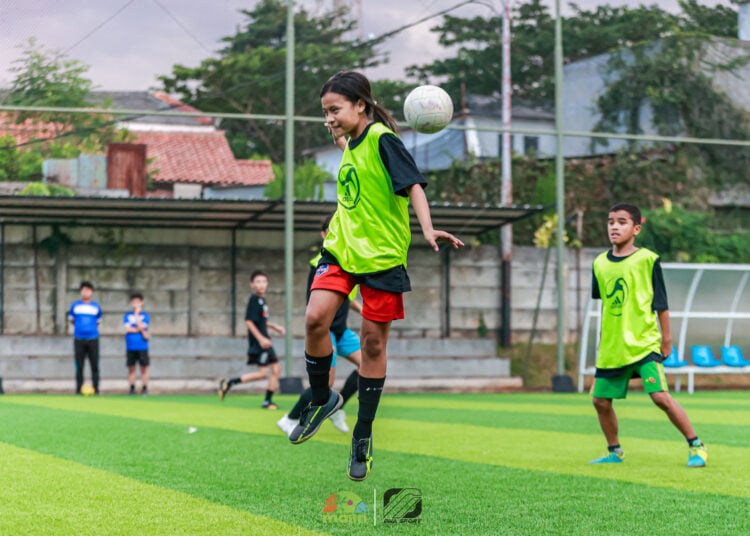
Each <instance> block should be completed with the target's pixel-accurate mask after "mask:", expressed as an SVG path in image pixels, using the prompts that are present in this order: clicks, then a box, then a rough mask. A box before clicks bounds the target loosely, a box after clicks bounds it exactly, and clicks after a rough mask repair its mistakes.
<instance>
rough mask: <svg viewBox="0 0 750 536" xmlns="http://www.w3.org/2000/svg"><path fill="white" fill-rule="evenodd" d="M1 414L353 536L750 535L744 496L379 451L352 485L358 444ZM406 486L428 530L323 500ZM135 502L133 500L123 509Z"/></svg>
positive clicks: (50, 447) (38, 444)
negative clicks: (368, 471) (370, 468)
mask: <svg viewBox="0 0 750 536" xmlns="http://www.w3.org/2000/svg"><path fill="white" fill-rule="evenodd" d="M185 409H186V411H189V410H190V408H189V407H186V408H185ZM0 415H2V418H3V422H4V423H5V425H6V426H4V427H3V428H2V429H1V430H0V437H2V438H3V440H4V441H8V442H13V443H14V444H17V445H19V446H26V447H28V448H34V449H40V450H43V451H44V452H46V453H48V454H54V455H55V456H58V457H61V458H65V459H69V460H73V461H77V462H79V463H82V464H85V465H87V466H94V467H98V468H100V469H105V470H107V471H112V472H116V473H118V474H122V475H124V476H127V477H129V478H134V479H137V480H140V481H143V482H148V483H150V484H154V485H157V486H162V487H168V488H171V489H176V490H179V491H183V492H187V493H190V494H191V495H195V496H198V497H202V498H205V499H208V500H209V501H212V502H216V503H221V504H227V505H229V506H233V507H235V508H238V509H243V510H244V509H245V508H246V507H247V508H248V509H251V511H252V512H253V513H254V514H259V515H265V516H268V517H273V518H278V519H281V520H284V521H287V522H291V523H293V524H296V525H303V526H305V527H308V528H311V529H321V530H325V531H328V532H331V533H335V534H342V535H347V536H351V535H353V534H383V533H385V532H387V533H391V532H392V533H399V534H401V533H407V532H408V533H412V532H413V533H415V534H471V535H472V536H474V535H484V534H486V535H493V536H494V535H496V534H515V535H519V536H520V535H530V536H531V535H533V536H536V535H539V534H545V535H556V534H560V535H569V534H571V532H572V533H575V534H576V535H579V534H580V535H599V534H603V533H608V531H609V528H610V527H611V528H612V530H611V531H609V532H611V533H615V532H616V533H617V534H644V533H649V534H651V535H653V536H662V535H663V536H672V535H674V534H747V533H750V532H749V530H750V526H749V523H748V519H747V516H745V515H744V514H745V513H746V507H747V500H746V499H743V498H737V497H726V496H724V497H722V496H716V495H712V494H708V493H690V492H685V491H681V490H670V489H664V488H658V487H650V486H646V485H637V484H630V483H627V482H619V481H616V480H610V479H603V478H586V477H580V476H570V475H558V474H554V473H547V472H539V471H530V470H521V469H512V468H507V467H501V466H491V465H484V464H479V463H469V462H461V461H456V460H449V459H438V458H434V457H432V456H422V455H417V454H408V453H398V452H389V451H384V450H378V451H377V454H376V456H377V461H376V470H375V471H374V473H373V474H372V475H371V476H370V478H368V479H367V480H366V481H365V482H360V483H353V482H350V481H348V480H347V479H346V478H345V477H344V476H343V470H344V467H345V464H346V455H347V452H348V449H347V448H346V447H344V446H332V445H328V444H325V443H324V442H320V441H315V440H313V441H310V442H308V443H306V444H305V446H304V447H303V448H300V447H295V446H292V445H290V444H288V442H285V441H284V440H283V438H282V437H281V436H269V435H262V434H246V433H240V432H234V431H229V430H220V429H216V428H202V429H200V430H199V431H198V432H197V433H194V434H187V433H186V430H185V428H183V427H182V426H179V425H173V424H169V423H158V422H148V421H142V420H138V419H127V418H113V417H110V416H107V415H94V414H88V413H83V412H76V411H62V410H52V409H47V408H43V407H33V406H21V405H18V406H16V405H10V404H8V405H5V406H0ZM403 486H409V487H416V488H419V489H420V490H421V491H422V493H423V497H424V511H423V515H422V519H421V521H422V523H421V525H420V526H419V527H412V526H409V527H400V529H401V530H398V529H397V528H396V527H390V528H389V527H383V525H382V522H381V523H380V524H379V525H378V526H377V527H372V526H369V527H364V526H362V527H361V526H356V527H355V526H351V525H349V526H347V525H338V524H334V523H331V522H327V521H326V520H324V519H322V516H321V509H322V505H323V501H324V500H325V498H326V497H328V495H329V494H330V493H331V492H333V491H348V492H355V493H357V494H358V495H359V496H360V497H362V498H364V497H365V496H370V497H371V496H372V493H373V490H375V489H377V491H378V494H379V497H382V495H383V492H384V491H385V490H386V489H388V488H390V487H403ZM71 498H72V500H75V499H76V497H75V495H71ZM613 502H616V505H617V506H616V507H613ZM136 503H137V504H140V500H139V498H138V497H137V495H134V496H133V498H132V500H131V501H130V503H127V504H123V505H122V506H121V507H122V508H126V509H129V508H131V505H132V504H136ZM379 511H380V510H379ZM173 515H175V516H179V515H184V513H182V512H175V513H174V514H173ZM389 529H390V530H389ZM615 529H616V530H615ZM19 532H20V531H19V530H16V531H15V533H19Z"/></svg>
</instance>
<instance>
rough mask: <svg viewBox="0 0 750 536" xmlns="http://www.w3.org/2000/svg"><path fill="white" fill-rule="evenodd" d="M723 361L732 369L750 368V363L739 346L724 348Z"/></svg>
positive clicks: (722, 351)
mask: <svg viewBox="0 0 750 536" xmlns="http://www.w3.org/2000/svg"><path fill="white" fill-rule="evenodd" d="M721 361H722V362H723V363H724V364H725V365H728V366H730V367H747V366H750V361H747V360H746V359H745V356H743V355H742V349H741V348H740V347H739V346H722V347H721Z"/></svg>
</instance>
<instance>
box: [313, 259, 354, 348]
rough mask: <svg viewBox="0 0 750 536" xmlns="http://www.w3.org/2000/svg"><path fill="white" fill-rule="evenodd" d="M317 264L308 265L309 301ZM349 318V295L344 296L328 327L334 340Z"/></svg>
mask: <svg viewBox="0 0 750 536" xmlns="http://www.w3.org/2000/svg"><path fill="white" fill-rule="evenodd" d="M316 270H317V266H310V273H309V274H308V276H307V301H308V302H309V301H310V287H312V283H313V279H315V271H316ZM348 318H349V296H347V297H346V299H345V300H344V303H342V304H341V307H339V308H338V311H336V316H334V317H333V321H332V322H331V327H330V328H329V329H330V330H331V331H332V332H333V336H334V337H336V340H339V339H340V338H341V336H342V335H343V334H344V332H345V331H346V322H347V319H348Z"/></svg>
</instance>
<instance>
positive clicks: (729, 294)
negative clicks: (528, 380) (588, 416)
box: [578, 263, 750, 392]
mask: <svg viewBox="0 0 750 536" xmlns="http://www.w3.org/2000/svg"><path fill="white" fill-rule="evenodd" d="M662 271H663V273H664V282H665V285H666V287H667V299H668V302H669V316H670V324H671V331H672V340H673V341H674V349H675V350H676V355H677V356H678V357H679V359H680V360H690V361H692V356H693V348H694V347H695V346H708V347H710V348H712V349H713V350H712V353H713V352H715V353H716V355H721V351H720V350H721V348H722V347H729V346H732V345H734V346H739V347H741V348H744V349H745V350H746V351H747V349H750V284H748V283H749V282H750V265H748V264H697V263H696V264H685V263H664V264H662ZM601 314H602V312H601V300H593V299H591V300H589V304H588V306H587V307H586V313H585V317H584V322H583V332H582V337H581V348H580V354H579V359H578V390H579V392H582V391H583V387H584V376H587V375H592V374H594V373H595V370H596V369H595V365H596V351H597V348H598V346H599V337H600V333H601Z"/></svg>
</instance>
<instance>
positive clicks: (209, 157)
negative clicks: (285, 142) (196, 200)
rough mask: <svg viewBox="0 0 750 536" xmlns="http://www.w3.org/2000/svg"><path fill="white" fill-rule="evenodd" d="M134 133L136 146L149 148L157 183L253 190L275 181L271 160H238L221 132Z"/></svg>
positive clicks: (151, 169)
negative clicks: (181, 183)
mask: <svg viewBox="0 0 750 536" xmlns="http://www.w3.org/2000/svg"><path fill="white" fill-rule="evenodd" d="M131 132H132V133H133V134H134V135H135V138H136V139H135V140H134V143H143V144H145V145H146V157H147V158H148V159H149V165H148V167H149V172H150V173H151V174H152V176H153V177H154V180H155V181H156V182H193V183H201V184H206V185H209V184H214V185H223V186H228V185H238V186H253V185H263V184H268V183H269V182H270V181H271V180H272V179H273V170H272V168H271V162H270V160H236V159H235V158H234V154H232V151H231V149H230V148H229V143H228V142H227V139H226V136H225V135H224V132H223V131H221V130H214V131H203V132H190V131H178V132H175V131H170V132H159V131H131Z"/></svg>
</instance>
